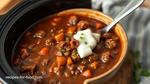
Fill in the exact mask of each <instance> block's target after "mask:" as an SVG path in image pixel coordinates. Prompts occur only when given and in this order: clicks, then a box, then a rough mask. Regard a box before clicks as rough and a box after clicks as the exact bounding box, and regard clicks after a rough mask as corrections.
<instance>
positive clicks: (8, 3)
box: [0, 0, 21, 15]
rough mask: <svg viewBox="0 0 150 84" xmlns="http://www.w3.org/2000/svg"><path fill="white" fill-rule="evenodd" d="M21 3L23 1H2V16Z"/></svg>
mask: <svg viewBox="0 0 150 84" xmlns="http://www.w3.org/2000/svg"><path fill="white" fill-rule="evenodd" d="M19 2H21V0H0V15H3V14H6V13H7V12H8V11H9V10H11V9H12V8H13V7H14V6H16V5H17V4H18V3H19Z"/></svg>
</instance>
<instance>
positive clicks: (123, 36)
mask: <svg viewBox="0 0 150 84" xmlns="http://www.w3.org/2000/svg"><path fill="white" fill-rule="evenodd" d="M61 14H81V15H87V16H88V17H91V18H94V19H97V20H100V21H102V22H104V23H105V24H109V23H110V22H112V21H113V19H112V18H111V17H109V16H107V15H106V14H104V13H102V12H100V11H96V10H93V9H86V8H75V9H68V10H64V11H62V12H59V13H57V15H61ZM115 32H116V33H117V35H119V37H120V38H121V39H120V40H121V44H122V45H121V54H120V55H121V56H120V58H119V59H118V61H117V63H116V64H115V65H114V66H113V67H112V68H110V69H109V70H108V71H106V72H104V73H103V74H100V75H98V76H95V77H92V78H88V79H86V80H85V81H84V84H87V83H88V82H91V81H94V80H97V79H100V78H102V77H105V76H107V75H109V74H110V73H111V72H113V71H115V69H116V70H117V68H118V67H119V65H121V64H122V62H123V60H124V58H125V56H126V52H127V48H128V39H127V35H126V33H125V30H124V29H123V26H121V24H119V23H118V24H117V25H116V26H115Z"/></svg>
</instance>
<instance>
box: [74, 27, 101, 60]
mask: <svg viewBox="0 0 150 84" xmlns="http://www.w3.org/2000/svg"><path fill="white" fill-rule="evenodd" d="M73 38H74V39H76V40H78V41H79V46H78V48H77V51H78V54H79V56H80V58H84V57H86V56H89V55H91V54H92V50H93V49H94V48H95V47H96V45H97V43H98V42H99V41H100V34H98V33H92V31H91V30H90V29H86V30H82V31H78V32H77V33H76V34H75V35H74V36H73Z"/></svg>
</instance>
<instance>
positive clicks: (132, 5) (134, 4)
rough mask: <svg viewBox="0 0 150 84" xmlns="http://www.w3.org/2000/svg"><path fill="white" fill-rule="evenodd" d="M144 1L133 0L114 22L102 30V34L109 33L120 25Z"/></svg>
mask: <svg viewBox="0 0 150 84" xmlns="http://www.w3.org/2000/svg"><path fill="white" fill-rule="evenodd" d="M143 2H144V0H131V2H129V4H128V5H127V6H126V7H125V8H124V9H123V10H122V11H121V12H120V13H119V14H118V15H117V16H116V17H115V18H114V20H113V22H111V23H110V24H109V25H108V26H106V27H105V28H103V29H102V30H100V32H103V33H106V32H108V31H109V30H110V29H111V28H113V26H114V25H115V24H116V23H118V22H119V21H120V20H121V19H122V18H124V17H125V16H127V15H129V14H130V13H131V12H133V11H134V10H135V9H136V8H138V7H139V6H140V5H141V4H142V3H143Z"/></svg>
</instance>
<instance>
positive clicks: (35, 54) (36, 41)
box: [12, 14, 121, 84]
mask: <svg viewBox="0 0 150 84" xmlns="http://www.w3.org/2000/svg"><path fill="white" fill-rule="evenodd" d="M105 26H106V24H104V23H103V22H101V21H98V20H96V19H92V18H90V17H88V16H84V15H78V14H63V15H53V16H50V17H47V18H46V19H44V20H42V21H40V22H38V23H37V24H35V25H33V26H32V27H31V28H30V30H28V31H27V32H25V34H24V35H23V36H22V38H21V39H20V41H19V43H18V44H17V48H16V50H15V54H14V55H15V56H14V58H13V60H12V62H13V65H14V67H15V69H16V70H17V71H19V72H20V73H21V74H22V75H30V76H42V77H43V78H42V79H41V80H33V81H31V82H32V83H35V84H82V83H83V82H84V80H85V79H87V78H91V77H95V76H98V75H100V74H103V73H105V72H107V71H108V70H109V69H110V68H112V67H113V66H114V65H115V64H116V63H117V61H118V60H119V58H120V51H121V42H120V38H119V36H117V35H116V33H115V32H114V30H111V31H110V32H109V33H105V34H102V35H101V38H100V42H99V43H98V44H97V46H96V47H95V48H94V50H93V54H92V55H90V56H88V57H85V58H83V59H81V58H80V57H79V55H78V52H77V47H78V45H79V43H78V41H76V40H75V39H73V35H74V34H75V33H76V32H77V31H80V30H84V29H86V28H90V29H91V30H92V32H95V33H98V30H99V29H101V28H103V27H105Z"/></svg>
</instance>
